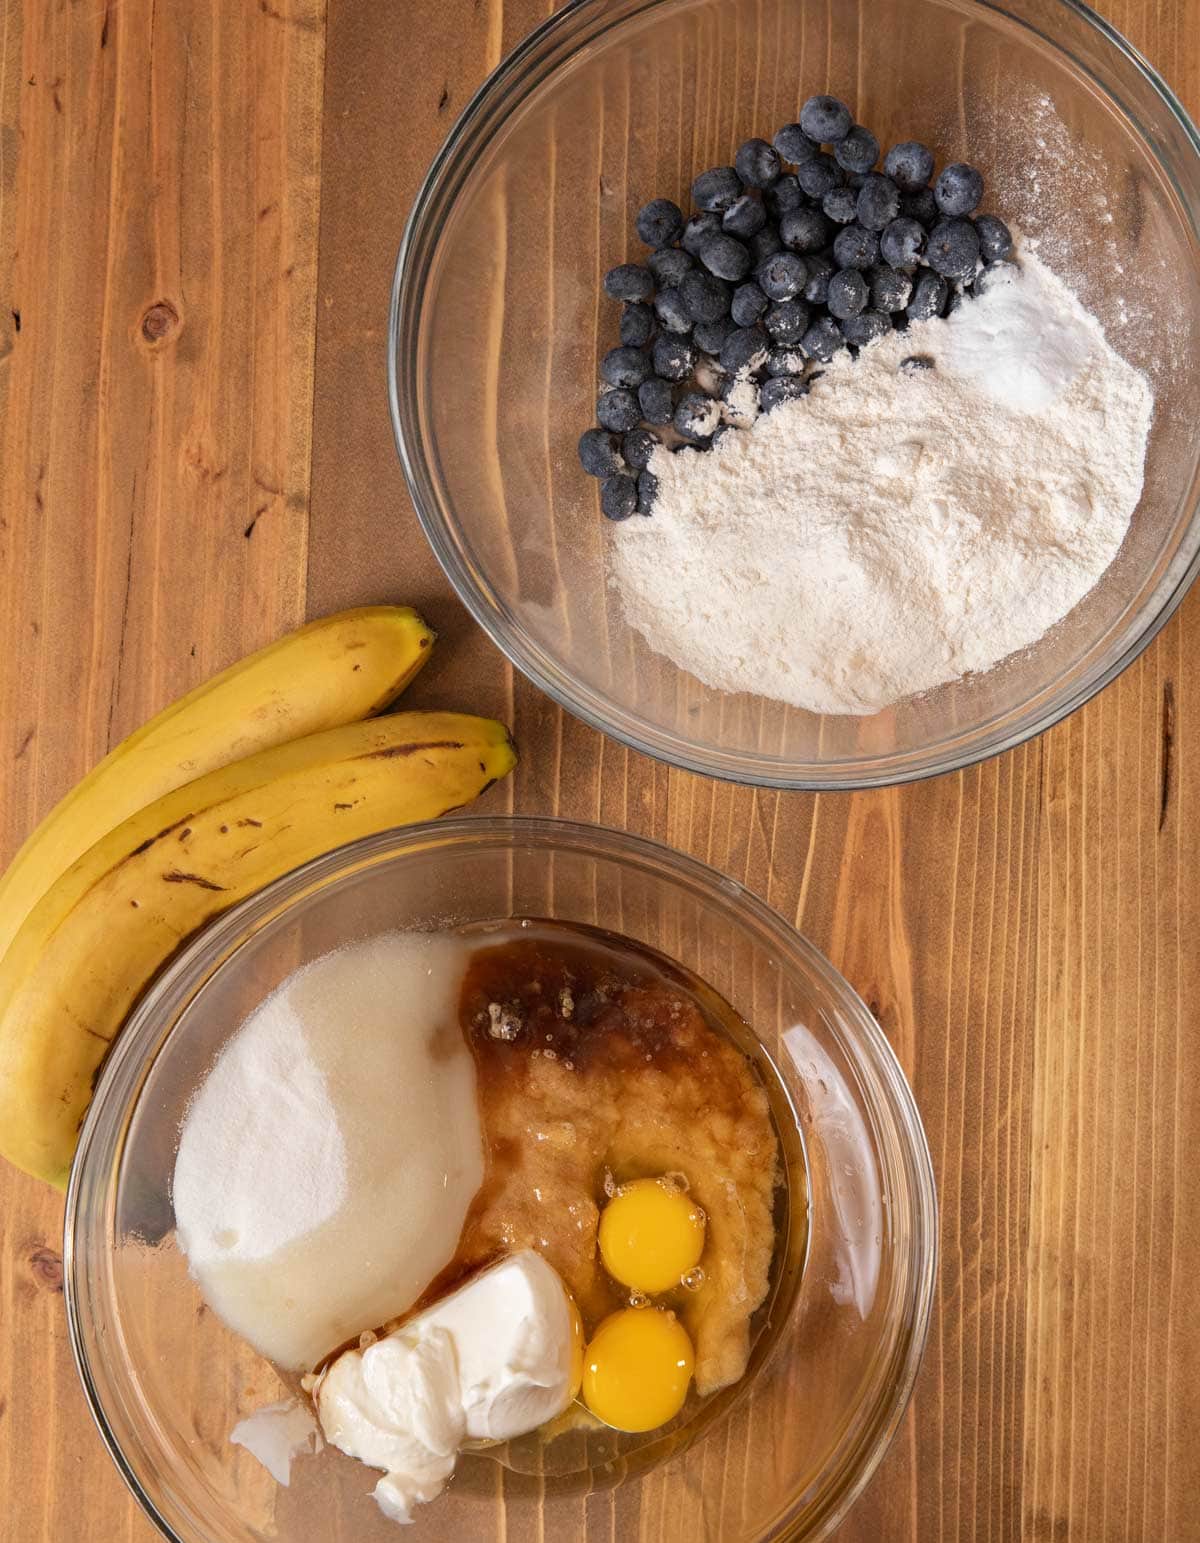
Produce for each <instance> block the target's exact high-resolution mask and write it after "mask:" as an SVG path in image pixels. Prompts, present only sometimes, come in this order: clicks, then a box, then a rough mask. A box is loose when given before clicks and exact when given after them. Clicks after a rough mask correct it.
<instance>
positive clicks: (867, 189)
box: [579, 96, 1012, 520]
mask: <svg viewBox="0 0 1200 1543" xmlns="http://www.w3.org/2000/svg"><path fill="white" fill-rule="evenodd" d="M878 161H879V141H878V140H877V139H876V138H875V136H874V135H873V134H872V133H871V132H870V130H869V129H865V128H863V127H862V126H861V125H860V124H856V123H855V122H854V120H853V118H852V117H851V114H850V109H849V108H848V107H847V106H846V104H845V103H844V102H839V101H838V100H837V98H836V97H832V96H813V97H809V99H808V101H807V102H805V104H804V106H803V107H802V108H801V110H800V121H799V123H789V124H787V125H785V127H783V128H782V129H780V131H779V133H778V134H776V136H775V140H774V143H773V144H768V143H767V141H766V140H765V139H749V140H747V141H746V143H745V144H744V145H743V146H742V147H741V149H740V150H739V151H738V152H737V155H736V157H735V158H734V164H733V165H732V166H717V167H714V168H713V170H712V171H706V172H702V173H701V174H700V176H698V177H697V178H696V180H695V182H693V183H692V199H693V202H694V203H695V204H696V206H697V211H698V212H697V213H695V214H693V215H692V216H691V218H690V219H688V220H685V219H684V215H683V211H682V210H681V209H680V208H679V206H678V204H674V203H672V202H671V200H670V199H668V198H655V199H653V200H652V201H651V202H650V203H648V204H647V205H646V206H645V208H643V209H642V210H641V211H640V212H639V214H638V217H637V233H638V236H639V237H640V238H641V240H642V241H644V242H645V243H646V245H647V246H648V247H650V248H652V250H651V252H650V255H649V256H648V257H647V259H646V261H645V263H644V264H643V263H621V264H620V266H619V267H616V268H612V269H610V270H609V272H608V273H607V274H605V277H604V288H605V290H606V292H607V293H608V294H609V295H610V296H611V297H612V298H613V299H614V300H620V301H622V302H623V309H622V312H621V343H620V347H618V348H613V349H610V350H609V352H608V353H606V354H605V356H604V358H603V360H602V361H601V364H600V375H601V379H602V380H603V382H604V385H603V388H602V390H601V394H600V398H599V400H598V401H597V403H596V419H597V421H598V423H599V425H600V426H599V428H594V429H588V431H587V432H586V433H585V434H584V435H583V436H582V438H581V439H580V441H579V459H580V462H581V464H582V466H583V469H584V471H586V472H587V473H588V474H589V475H591V476H593V477H599V478H602V479H603V480H602V482H601V489H600V507H601V509H602V510H603V512H604V514H605V515H606V516H607V517H608V518H609V519H610V520H624V519H628V518H629V516H630V515H631V514H633V513H634V512H635V511H636V512H639V513H641V514H649V513H650V511H651V509H652V507H653V504H654V498H655V494H656V492H657V479H656V478H655V477H654V475H653V473H652V472H650V471H649V470H647V466H648V463H649V460H650V457H651V455H652V454H653V452H654V449H655V447H656V446H657V445H658V444H660V443H663V442H664V441H665V442H669V443H670V444H672V445H673V446H676V447H678V445H679V444H681V443H682V444H684V445H691V446H694V447H696V448H698V449H707V448H708V447H709V446H711V445H712V444H714V443H715V442H716V440H717V439H718V438H719V437H720V436H721V435H722V434H723V433H726V432H727V431H728V430H729V429H730V427H731V426H736V427H748V426H749V425H750V424H751V423H752V422H753V420H754V418H755V417H756V416H757V414H758V413H759V412H760V411H761V412H770V411H771V410H772V408H774V407H777V406H778V405H779V403H780V402H788V401H792V400H794V399H795V398H797V397H801V396H803V395H804V394H805V393H806V392H807V391H808V388H809V384H810V382H811V381H812V380H813V379H814V378H815V376H816V375H818V374H819V373H820V370H819V368H818V366H819V365H820V364H822V363H828V361H829V360H831V359H832V358H833V356H834V355H835V353H837V351H838V350H839V349H842V348H849V349H850V350H851V352H855V351H857V350H858V349H859V348H861V347H863V346H864V345H865V344H867V343H870V342H873V341H874V340H875V339H876V338H878V337H882V336H883V335H884V334H885V333H887V332H889V331H890V330H891V329H892V328H893V327H901V328H902V327H906V326H907V325H908V323H909V322H910V321H927V320H929V319H930V318H931V317H934V316H944V315H946V314H947V313H948V312H949V311H951V310H953V309H954V308H955V306H957V305H958V304H960V303H961V301H962V299H963V297H964V296H967V295H970V294H972V293H974V294H979V293H982V291H983V290H984V289H985V288H986V287H987V284H988V282H989V278H988V275H989V273H990V271H991V269H992V267H993V265H994V264H996V263H1000V262H1003V261H1004V259H1005V258H1007V256H1008V255H1009V253H1010V251H1011V250H1012V237H1011V236H1010V234H1009V231H1008V227H1007V226H1006V225H1005V224H1004V222H1003V221H1002V220H998V219H997V218H996V217H995V216H994V215H991V214H977V213H975V211H976V210H977V209H978V208H979V205H980V202H981V201H982V198H983V178H982V177H981V176H980V174H979V173H978V171H976V170H975V168H974V167H973V166H967V165H965V164H963V163H961V162H958V163H956V164H954V165H951V166H947V167H945V169H944V170H943V171H942V173H941V175H940V176H939V177H938V178H937V180H936V181H934V182H933V183H932V185H931V182H930V179H931V178H932V177H933V164H934V163H933V155H932V152H931V151H929V150H928V149H926V147H925V146H924V145H922V144H919V143H917V141H916V140H907V141H905V143H903V144H899V145H894V146H893V147H892V149H890V150H889V151H888V153H887V155H886V156H885V157H884V160H883V171H882V172H878V171H876V170H875V169H874V168H875V166H876V164H877V163H878ZM787 167H791V168H792V169H791V170H787Z"/></svg>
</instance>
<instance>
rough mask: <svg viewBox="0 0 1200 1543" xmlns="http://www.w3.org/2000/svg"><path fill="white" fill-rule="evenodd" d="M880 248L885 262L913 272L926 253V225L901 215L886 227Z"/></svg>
mask: <svg viewBox="0 0 1200 1543" xmlns="http://www.w3.org/2000/svg"><path fill="white" fill-rule="evenodd" d="M879 250H880V253H881V254H882V256H883V260H884V262H885V263H889V264H890V265H891V266H892V267H893V268H906V269H908V270H909V271H910V272H911V270H912V269H914V268H915V267H916V266H917V264H918V263H919V262H920V261H921V258H922V257H923V256H924V255H925V227H924V226H923V225H921V224H920V223H918V221H916V220H910V219H908V218H907V216H905V215H901V216H900V218H899V219H896V220H893V221H892V222H891V224H890V225H887V226H885V227H884V231H883V234H882V235H881V236H880V238H879Z"/></svg>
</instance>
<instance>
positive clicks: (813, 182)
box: [796, 152, 845, 198]
mask: <svg viewBox="0 0 1200 1543" xmlns="http://www.w3.org/2000/svg"><path fill="white" fill-rule="evenodd" d="M844 181H845V178H844V177H843V176H842V172H841V168H840V167H839V166H838V164H837V162H836V161H835V160H834V159H833V157H832V156H831V155H825V154H824V152H822V153H821V154H818V155H814V156H813V158H812V160H811V161H805V163H804V165H803V166H798V167H797V168H796V182H797V183H798V185H799V187H800V191H801V192H802V193H807V194H808V196H809V197H810V198H824V197H825V194H826V193H828V192H829V190H830V188H838V187H841V185H842V183H843V182H844Z"/></svg>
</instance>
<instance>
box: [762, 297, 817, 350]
mask: <svg viewBox="0 0 1200 1543" xmlns="http://www.w3.org/2000/svg"><path fill="white" fill-rule="evenodd" d="M809 315H810V312H809V309H808V306H807V305H805V303H804V301H803V300H781V301H780V302H779V303H778V304H777V305H773V306H772V307H771V309H770V310H769V311H768V312H767V314H766V315H765V316H764V317H763V326H764V327H765V328H766V329H767V333H768V335H769V336H770V339H771V341H772V342H773V343H776V344H788V343H798V342H799V341H800V339H801V338H802V337H803V336H804V332H805V329H806V328H807V326H808V322H809Z"/></svg>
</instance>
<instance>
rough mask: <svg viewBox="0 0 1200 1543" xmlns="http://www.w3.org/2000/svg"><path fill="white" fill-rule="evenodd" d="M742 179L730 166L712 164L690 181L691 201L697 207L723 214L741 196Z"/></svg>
mask: <svg viewBox="0 0 1200 1543" xmlns="http://www.w3.org/2000/svg"><path fill="white" fill-rule="evenodd" d="M741 192H742V179H741V178H740V177H739V176H738V174H737V172H736V171H734V169H733V167H732V166H714V167H713V169H712V170H711V171H702V172H701V173H700V175H699V176H698V177H697V178H696V180H695V182H693V183H692V202H693V203H694V204H695V205H696V207H697V209H706V210H709V211H710V212H711V213H713V214H724V213H725V211H726V209H728V208H729V206H730V204H732V203H734V202H736V200H737V199H738V198H739V197H740V196H741Z"/></svg>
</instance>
